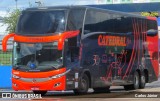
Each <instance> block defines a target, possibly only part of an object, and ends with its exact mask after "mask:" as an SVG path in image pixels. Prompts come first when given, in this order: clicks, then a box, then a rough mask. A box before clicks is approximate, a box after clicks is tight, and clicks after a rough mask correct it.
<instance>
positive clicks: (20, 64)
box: [13, 42, 63, 72]
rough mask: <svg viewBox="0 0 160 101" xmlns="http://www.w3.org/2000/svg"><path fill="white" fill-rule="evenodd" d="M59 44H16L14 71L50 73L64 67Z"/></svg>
mask: <svg viewBox="0 0 160 101" xmlns="http://www.w3.org/2000/svg"><path fill="white" fill-rule="evenodd" d="M57 43H58V42H52V43H34V44H33V43H32V44H31V43H17V42H14V50H13V69H16V70H20V71H33V72H34V71H37V72H38V71H49V70H54V69H58V68H61V67H62V66H63V57H62V51H59V50H58V49H57Z"/></svg>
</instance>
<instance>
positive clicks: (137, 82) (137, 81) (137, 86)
mask: <svg viewBox="0 0 160 101" xmlns="http://www.w3.org/2000/svg"><path fill="white" fill-rule="evenodd" d="M134 81H135V83H134V86H135V89H138V88H139V79H138V76H137V75H135V78H134Z"/></svg>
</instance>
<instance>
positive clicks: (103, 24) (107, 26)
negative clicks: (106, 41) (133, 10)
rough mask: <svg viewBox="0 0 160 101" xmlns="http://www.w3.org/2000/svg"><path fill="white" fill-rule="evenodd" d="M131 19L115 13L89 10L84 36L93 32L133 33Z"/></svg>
mask: <svg viewBox="0 0 160 101" xmlns="http://www.w3.org/2000/svg"><path fill="white" fill-rule="evenodd" d="M131 23H132V20H131V17H128V16H125V15H123V14H118V13H114V12H104V11H103V12H102V11H97V10H88V11H87V14H86V18H85V26H84V34H88V33H93V32H110V33H127V32H131V31H132V24H131Z"/></svg>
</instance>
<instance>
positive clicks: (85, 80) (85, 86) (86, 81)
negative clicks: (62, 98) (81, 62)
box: [73, 74, 89, 94]
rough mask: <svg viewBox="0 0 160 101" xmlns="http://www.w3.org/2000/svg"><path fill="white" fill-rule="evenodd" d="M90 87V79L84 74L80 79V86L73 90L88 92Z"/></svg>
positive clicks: (79, 92) (80, 92)
mask: <svg viewBox="0 0 160 101" xmlns="http://www.w3.org/2000/svg"><path fill="white" fill-rule="evenodd" d="M88 88H89V79H88V76H87V75H86V74H84V75H83V76H82V78H81V80H80V83H79V88H78V89H75V90H73V91H74V93H75V94H86V93H87V92H88Z"/></svg>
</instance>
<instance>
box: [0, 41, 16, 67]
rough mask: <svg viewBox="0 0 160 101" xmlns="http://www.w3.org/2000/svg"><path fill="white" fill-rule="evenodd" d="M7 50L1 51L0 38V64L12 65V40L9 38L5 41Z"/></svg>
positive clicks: (0, 43) (0, 42)
mask: <svg viewBox="0 0 160 101" xmlns="http://www.w3.org/2000/svg"><path fill="white" fill-rule="evenodd" d="M7 44H8V45H7V48H8V49H7V52H3V51H2V39H1V40H0V66H11V65H12V49H13V47H12V45H13V41H12V40H9V41H8V43H7Z"/></svg>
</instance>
